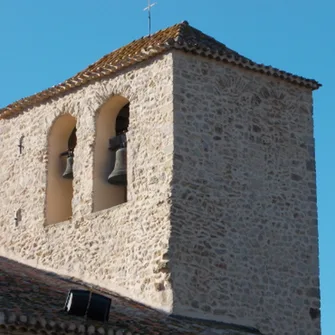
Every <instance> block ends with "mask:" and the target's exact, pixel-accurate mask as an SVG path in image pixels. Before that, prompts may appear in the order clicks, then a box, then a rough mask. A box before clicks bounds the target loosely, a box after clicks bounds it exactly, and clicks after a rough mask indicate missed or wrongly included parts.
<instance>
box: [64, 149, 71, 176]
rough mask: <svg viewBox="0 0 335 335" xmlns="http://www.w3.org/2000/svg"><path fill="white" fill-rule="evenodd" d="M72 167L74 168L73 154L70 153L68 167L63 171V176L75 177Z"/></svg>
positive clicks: (67, 160) (67, 159) (67, 161)
mask: <svg viewBox="0 0 335 335" xmlns="http://www.w3.org/2000/svg"><path fill="white" fill-rule="evenodd" d="M72 168H73V155H72V154H68V156H67V158H66V168H65V171H64V173H63V178H66V179H73V169H72Z"/></svg>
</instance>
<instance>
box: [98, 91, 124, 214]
mask: <svg viewBox="0 0 335 335" xmlns="http://www.w3.org/2000/svg"><path fill="white" fill-rule="evenodd" d="M128 124H129V101H128V100H127V99H126V98H124V97H121V96H114V97H112V98H110V99H109V100H108V101H107V102H106V103H105V104H103V105H102V106H101V108H100V109H99V111H98V113H97V116H96V140H95V148H94V167H93V211H94V212H96V211H100V210H103V209H106V208H109V207H113V206H116V205H119V204H121V203H124V202H126V201H127V186H126V185H113V184H110V183H109V182H108V177H109V176H110V174H111V172H112V171H113V169H114V168H115V162H116V157H117V153H116V151H111V150H110V149H109V148H110V139H111V138H113V137H115V136H117V135H120V134H125V133H126V132H127V130H128ZM122 136H124V135H122Z"/></svg>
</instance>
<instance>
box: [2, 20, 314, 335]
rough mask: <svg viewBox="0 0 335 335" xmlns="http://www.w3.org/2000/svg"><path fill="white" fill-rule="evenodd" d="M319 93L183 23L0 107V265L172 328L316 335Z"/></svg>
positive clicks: (311, 83) (311, 82) (304, 81)
mask: <svg viewBox="0 0 335 335" xmlns="http://www.w3.org/2000/svg"><path fill="white" fill-rule="evenodd" d="M319 86H320V84H318V83H317V82H316V81H314V80H311V79H306V78H303V77H299V76H296V75H293V74H290V73H287V72H284V71H281V70H278V69H275V68H272V67H269V66H264V65H261V64H257V63H254V62H253V61H251V60H250V59H248V58H246V57H244V56H241V55H240V54H238V53H237V52H235V51H233V50H231V49H229V48H228V47H226V46H225V45H224V44H222V43H220V42H218V41H216V40H215V39H213V38H211V37H209V36H207V35H205V34H203V33H202V32H200V31H199V30H197V29H195V28H193V27H191V26H190V25H189V24H188V23H187V22H183V23H181V24H177V25H175V26H172V27H170V28H167V29H165V30H162V31H159V32H158V33H156V34H154V35H152V36H148V37H144V38H142V39H139V40H137V41H134V42H132V43H130V44H128V45H126V46H124V47H122V48H120V49H118V50H116V51H114V52H112V53H111V54H108V55H106V56H104V57H103V58H102V59H100V60H99V61H98V62H96V63H94V64H92V65H91V66H89V67H88V68H87V69H85V70H83V71H82V72H80V73H78V74H77V75H75V76H74V77H72V78H70V79H68V80H67V81H65V82H64V83H61V84H59V85H56V86H54V87H52V88H49V89H47V90H45V91H43V92H40V93H37V94H35V95H33V96H31V97H28V98H25V99H22V100H20V101H17V102H15V103H13V104H11V105H9V106H7V107H5V108H3V109H2V110H0V157H1V165H2V167H1V174H0V208H1V210H0V230H1V232H2V233H1V234H0V255H1V256H6V257H9V258H12V259H15V260H19V261H21V262H24V263H26V264H29V265H32V266H35V267H38V268H40V269H46V270H51V271H54V272H56V273H60V274H65V275H71V276H73V277H76V278H79V279H82V280H85V281H87V282H90V283H93V284H97V285H100V286H101V287H104V288H107V289H109V290H112V291H115V292H117V293H119V294H121V295H124V296H127V297H129V298H132V299H134V300H137V301H139V302H142V303H144V304H146V305H149V306H151V307H154V308H157V309H160V310H164V311H166V312H167V313H169V314H174V315H178V316H187V317H192V318H199V319H206V320H215V321H218V322H227V323H233V324H238V325H243V326H249V327H253V328H257V329H259V330H260V332H261V333H262V334H265V335H282V334H304V335H315V334H320V292H319V262H318V227H317V207H316V174H315V152H314V138H313V112H312V107H313V103H312V92H313V90H315V89H317V88H318V87H319ZM18 145H19V147H18ZM125 168H126V171H124V169H125ZM116 170H117V171H116ZM111 172H114V175H113V176H111ZM115 176H116V177H115ZM120 176H121V177H120ZM119 177H120V178H121V179H119ZM218 334H219V333H218ZM220 334H221V333H220ZM222 334H223V333H222ZM224 334H226V333H224Z"/></svg>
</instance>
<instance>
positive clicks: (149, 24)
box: [144, 0, 157, 36]
mask: <svg viewBox="0 0 335 335" xmlns="http://www.w3.org/2000/svg"><path fill="white" fill-rule="evenodd" d="M156 4H157V2H154V3H151V0H148V7H145V8H144V11H146V10H147V11H148V28H149V36H151V7H153V6H155V5H156Z"/></svg>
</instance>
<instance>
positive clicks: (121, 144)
mask: <svg viewBox="0 0 335 335" xmlns="http://www.w3.org/2000/svg"><path fill="white" fill-rule="evenodd" d="M126 141H127V139H126V135H125V134H121V135H117V136H115V137H112V138H111V139H110V140H109V150H111V151H116V154H115V165H114V169H113V171H112V172H111V174H110V175H109V176H108V182H109V183H110V184H113V185H127V148H126Z"/></svg>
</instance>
